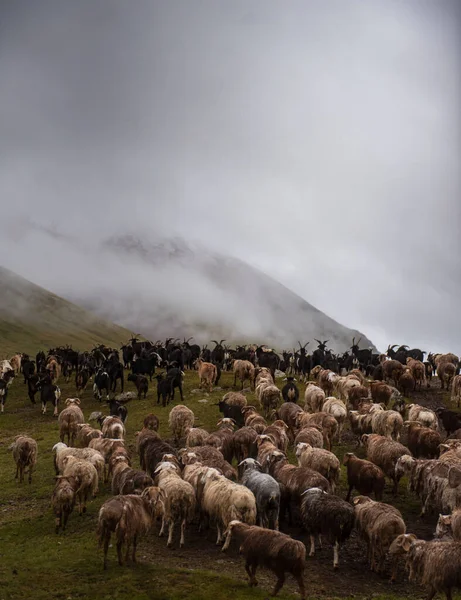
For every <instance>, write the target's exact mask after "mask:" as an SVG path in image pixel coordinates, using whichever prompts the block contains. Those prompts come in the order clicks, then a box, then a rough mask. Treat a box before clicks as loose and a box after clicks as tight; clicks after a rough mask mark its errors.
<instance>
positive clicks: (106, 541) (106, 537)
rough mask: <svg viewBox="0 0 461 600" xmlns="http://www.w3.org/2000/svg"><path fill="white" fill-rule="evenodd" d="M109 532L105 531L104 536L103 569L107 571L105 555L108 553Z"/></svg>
mask: <svg viewBox="0 0 461 600" xmlns="http://www.w3.org/2000/svg"><path fill="white" fill-rule="evenodd" d="M109 542H110V531H107V532H106V534H105V536H104V561H103V569H107V553H108V552H109Z"/></svg>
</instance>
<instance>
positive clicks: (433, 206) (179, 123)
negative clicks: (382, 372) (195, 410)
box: [0, 0, 461, 353]
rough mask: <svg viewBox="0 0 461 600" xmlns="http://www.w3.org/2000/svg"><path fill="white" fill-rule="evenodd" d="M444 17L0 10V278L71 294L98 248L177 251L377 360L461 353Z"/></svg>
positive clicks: (182, 8) (254, 4) (455, 161)
mask: <svg viewBox="0 0 461 600" xmlns="http://www.w3.org/2000/svg"><path fill="white" fill-rule="evenodd" d="M459 7H460V5H459V3H458V2H456V0H453V1H449V0H432V1H429V0H347V1H346V0H310V1H308V0H300V1H296V0H290V1H288V2H278V1H275V0H251V1H250V0H234V1H233V2H229V1H227V0H193V1H192V0H183V1H176V0H165V1H162V2H160V1H158V2H157V1H154V0H150V1H148V0H145V1H141V0H133V1H132V2H126V1H122V0H100V1H95V0H79V1H78V2H75V0H54V1H52V0H39V1H36V2H26V1H22V0H15V1H14V2H9V3H3V4H2V13H1V35H0V73H1V78H2V96H1V101H0V133H1V137H0V149H1V155H2V160H1V162H0V183H1V189H2V208H3V210H2V219H1V222H0V234H1V235H0V248H1V249H2V254H3V259H2V262H3V264H4V265H5V266H7V267H10V268H12V269H13V270H16V271H17V272H19V273H20V274H22V275H24V276H26V277H29V278H30V279H33V280H34V281H35V282H37V283H40V284H42V285H47V286H48V287H50V288H51V289H52V290H53V291H56V292H58V293H59V292H61V291H68V290H70V289H71V288H72V286H75V287H78V289H79V291H81V290H82V289H84V288H85V286H91V285H92V284H93V283H94V281H95V280H97V279H98V277H99V276H100V272H99V271H98V269H100V268H101V263H99V262H98V260H96V258H95V254H96V253H97V252H98V250H97V242H98V241H99V240H102V239H104V238H105V237H107V236H110V235H112V234H114V233H126V232H130V233H133V232H136V233H138V234H139V235H142V236H145V237H146V238H149V237H152V236H153V235H154V234H153V232H161V234H162V235H163V236H167V237H168V236H169V235H181V236H184V237H185V238H186V239H189V240H199V241H200V242H201V243H202V244H203V245H205V246H207V247H209V248H211V249H213V250H217V251H220V252H222V253H229V254H232V255H235V256H237V257H239V258H242V259H245V260H246V261H248V262H249V263H251V264H253V265H256V266H258V267H260V268H262V269H263V270H264V271H266V272H267V273H269V274H271V275H273V276H274V277H276V278H277V279H278V280H279V281H281V282H282V283H284V284H285V285H287V286H288V287H289V288H291V289H292V290H293V291H295V292H297V293H299V294H300V295H302V296H303V297H304V298H306V299H307V300H308V301H309V302H311V303H312V304H314V305H316V306H317V307H318V308H320V309H321V310H323V311H325V312H326V313H327V314H329V315H330V316H332V317H333V318H335V319H337V320H338V321H340V322H342V323H344V324H345V325H348V326H350V327H354V328H357V329H360V330H362V331H364V332H365V333H366V334H367V335H368V337H370V338H371V339H372V340H373V341H374V342H375V344H376V345H377V346H378V347H383V346H386V345H387V343H390V342H391V343H408V344H411V345H420V346H424V347H428V346H429V347H430V348H432V349H434V350H453V351H456V352H458V353H461V341H460V340H461V325H460V321H459V318H458V313H459V300H460V297H461V272H460V270H461V269H460V266H459V265H460V263H459V253H460V249H461V248H460V241H459V231H460V225H461V205H460V198H461V195H460V187H461V181H460V164H461V163H460V159H461V152H460V150H461V148H460V144H461V137H460V134H461V128H460V125H461V124H460V114H461V111H460V108H461V102H460V101H461V98H460V95H461V86H460V77H461V64H460V63H461V52H460V50H461V46H460V43H459V42H460V36H461V19H460V10H459ZM26 217H27V219H28V220H29V222H32V223H39V224H41V225H45V226H46V227H51V228H52V229H53V228H54V229H55V230H56V231H58V232H59V233H60V234H62V235H64V236H66V237H67V238H71V239H72V240H73V243H72V244H71V245H70V246H69V244H66V243H62V242H61V240H60V239H59V238H52V237H50V236H49V235H45V234H43V233H41V232H40V231H39V230H37V228H35V227H30V226H29V225H28V224H27V221H26ZM89 257H93V259H94V260H93V259H91V258H89ZM115 276H116V269H115V267H112V268H107V271H106V272H105V277H106V278H110V277H115ZM136 281H137V280H136V278H135V277H134V276H133V279H132V281H130V282H132V283H133V284H135V283H136Z"/></svg>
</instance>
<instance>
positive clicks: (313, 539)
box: [309, 535, 315, 556]
mask: <svg viewBox="0 0 461 600" xmlns="http://www.w3.org/2000/svg"><path fill="white" fill-rule="evenodd" d="M310 539H311V549H310V552H309V556H314V554H315V536H313V535H311V536H310Z"/></svg>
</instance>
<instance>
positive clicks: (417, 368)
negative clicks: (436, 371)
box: [407, 356, 427, 389]
mask: <svg viewBox="0 0 461 600" xmlns="http://www.w3.org/2000/svg"><path fill="white" fill-rule="evenodd" d="M407 366H408V367H410V370H411V374H412V375H413V379H414V380H415V387H417V386H418V384H419V389H421V388H422V386H423V385H424V386H425V387H427V382H426V367H425V366H424V363H423V362H421V361H420V360H415V359H414V358H411V357H410V356H409V357H408V358H407Z"/></svg>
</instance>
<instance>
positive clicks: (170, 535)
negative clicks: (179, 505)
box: [166, 519, 174, 548]
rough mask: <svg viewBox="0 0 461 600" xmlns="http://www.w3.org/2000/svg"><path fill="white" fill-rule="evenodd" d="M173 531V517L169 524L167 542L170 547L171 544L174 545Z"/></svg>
mask: <svg viewBox="0 0 461 600" xmlns="http://www.w3.org/2000/svg"><path fill="white" fill-rule="evenodd" d="M173 531H174V520H173V519H171V521H170V522H169V524H168V541H167V543H166V545H167V546H168V548H171V546H172V545H173Z"/></svg>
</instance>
